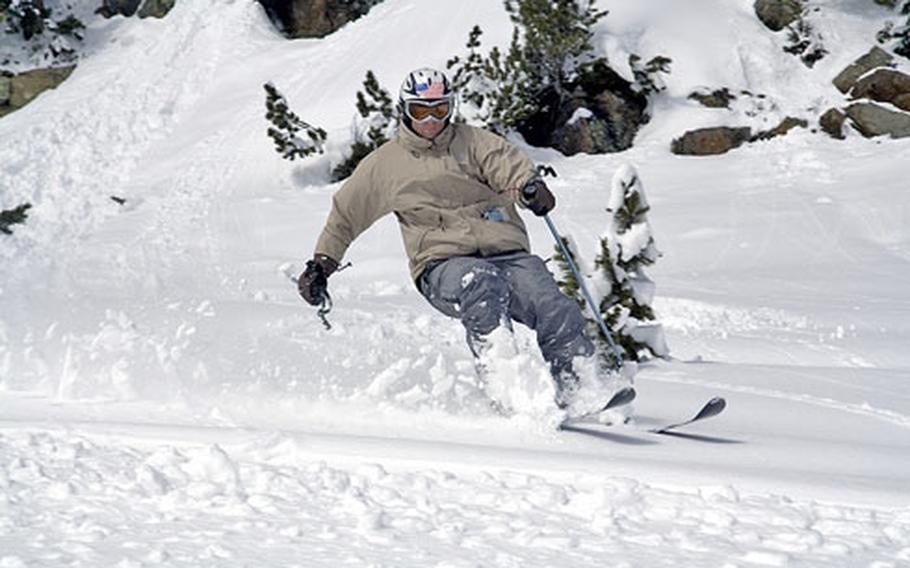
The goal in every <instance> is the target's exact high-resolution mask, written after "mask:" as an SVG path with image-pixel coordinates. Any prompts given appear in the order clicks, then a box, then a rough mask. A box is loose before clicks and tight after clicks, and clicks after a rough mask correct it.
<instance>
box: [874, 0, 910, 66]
mask: <svg viewBox="0 0 910 568" xmlns="http://www.w3.org/2000/svg"><path fill="white" fill-rule="evenodd" d="M879 3H881V2H879ZM886 5H887V6H888V7H889V8H897V7H898V3H897V2H896V1H893V2H889V3H888V4H886ZM899 13H900V14H901V15H902V16H907V19H906V20H905V21H904V22H903V23H895V22H893V21H890V20H889V21H888V22H886V23H885V27H884V29H882V30H881V31H880V32H878V34H877V36H876V37H877V39H878V42H879V43H891V49H892V50H893V51H894V53H896V54H898V55H900V56H902V57H906V58H907V59H910V0H904V2H903V3H902V4H901V5H900V10H899Z"/></svg>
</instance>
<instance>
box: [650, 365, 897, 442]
mask: <svg viewBox="0 0 910 568" xmlns="http://www.w3.org/2000/svg"><path fill="white" fill-rule="evenodd" d="M768 372H769V373H774V372H775V371H774V369H773V368H770V367H769V368H768ZM788 373H790V374H793V373H794V371H792V370H789V371H788ZM806 376H807V377H811V378H815V375H812V374H807V375H806ZM649 380H653V381H656V382H664V383H676V384H684V385H698V386H701V387H710V388H711V389H714V390H717V391H720V392H735V393H745V394H753V395H758V396H762V397H769V398H775V399H780V400H786V401H791V402H799V403H803V404H811V405H813V406H818V407H821V408H830V409H833V410H839V411H842V412H847V413H850V414H855V415H858V416H869V417H872V418H875V419H876V420H881V421H883V422H887V423H890V424H895V425H897V426H901V427H902V428H910V415H907V414H904V413H901V412H895V411H892V410H887V409H884V408H876V407H874V406H872V405H870V404H869V403H868V402H859V403H849V402H846V401H843V400H837V399H833V398H825V397H820V396H812V395H809V394H805V393H796V392H792V391H789V392H788V391H783V390H776V389H769V388H762V387H756V386H750V385H738V384H734V383H729V382H723V381H716V380H706V379H699V378H695V377H686V376H682V375H675V374H670V373H663V374H659V375H649Z"/></svg>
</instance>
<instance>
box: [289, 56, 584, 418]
mask: <svg viewBox="0 0 910 568" xmlns="http://www.w3.org/2000/svg"><path fill="white" fill-rule="evenodd" d="M398 105H399V111H400V116H401V123H400V125H399V129H398V132H397V135H396V136H395V138H394V139H393V140H391V141H389V142H387V143H385V144H383V145H382V146H381V147H379V148H377V149H376V150H375V151H373V152H372V153H371V154H370V155H369V156H367V157H366V158H365V159H364V160H363V161H362V162H361V163H360V164H359V166H358V167H357V169H356V170H355V171H354V173H353V174H352V175H351V177H350V178H349V179H348V180H347V181H346V182H345V183H344V185H343V186H342V187H341V189H339V190H338V192H337V193H336V194H335V196H334V198H333V201H332V210H331V212H330V214H329V217H328V220H327V221H326V224H325V227H324V228H323V230H322V234H321V235H320V236H319V240H318V241H317V243H316V248H315V252H314V256H313V259H312V260H310V261H308V262H307V265H306V270H305V271H304V273H303V274H302V275H301V276H300V278H299V280H298V287H299V291H300V294H301V296H303V298H304V299H305V300H306V301H307V302H308V303H310V304H312V305H315V306H319V305H321V304H322V303H323V302H324V299H325V298H324V296H325V292H326V289H327V278H328V277H329V276H331V275H332V273H333V272H335V271H336V270H337V269H338V266H339V261H340V260H341V259H342V258H343V257H344V254H345V252H346V251H347V249H348V247H349V246H350V244H351V243H352V241H354V239H355V238H357V236H358V235H360V234H361V233H362V232H363V231H365V230H366V229H367V228H368V227H369V226H370V225H372V224H373V223H374V222H375V221H376V220H377V219H379V218H380V217H382V216H384V215H386V214H388V213H394V214H395V216H396V217H397V218H398V223H399V225H400V228H401V235H402V239H403V241H404V246H405V251H406V253H407V255H408V258H409V261H410V271H411V276H412V278H413V279H414V282H415V284H416V285H417V288H418V290H419V291H420V293H421V294H422V295H423V296H424V297H425V298H426V299H427V300H428V301H429V303H430V304H431V305H432V306H433V307H434V308H436V309H437V310H439V311H440V312H442V313H444V314H446V315H447V316H450V317H454V318H457V319H459V320H460V321H461V323H462V324H463V325H464V327H465V330H466V332H467V341H468V346H469V347H470V349H471V352H472V353H473V354H474V356H475V358H476V361H477V362H478V371H479V372H480V374H481V379H483V372H484V369H485V367H486V365H487V361H486V358H485V357H486V354H487V352H488V351H489V349H490V337H491V334H492V333H493V332H494V330H496V329H497V328H499V327H500V326H504V327H505V328H506V329H511V325H512V322H513V321H517V322H519V323H522V324H524V325H526V326H528V327H530V328H531V329H533V330H535V331H536V334H537V341H538V345H539V346H540V350H541V353H542V355H543V357H544V359H545V360H546V361H547V363H548V364H549V366H550V372H551V374H552V376H553V379H554V381H555V386H556V397H555V398H556V403H557V405H558V406H559V407H560V408H562V409H565V410H566V411H567V413H568V414H569V415H570V416H571V415H578V414H583V413H585V412H590V410H585V409H582V408H581V407H580V406H579V404H580V403H579V402H578V398H579V397H578V396H577V393H578V390H579V369H578V366H579V364H586V365H591V364H593V362H594V360H595V359H596V357H594V356H593V355H594V344H593V342H592V341H591V340H590V339H589V338H588V337H587V336H586V335H585V334H584V327H585V318H584V316H583V314H582V312H581V310H580V308H579V306H578V304H577V303H576V302H575V301H574V300H571V299H570V298H568V297H567V296H565V295H564V294H563V293H562V292H561V291H560V290H559V288H558V286H557V284H556V282H555V281H554V279H553V276H552V275H551V274H550V272H549V271H548V270H547V268H546V266H545V265H544V262H543V261H542V260H541V259H540V258H539V257H537V256H535V255H532V254H530V243H529V240H528V235H527V232H526V230H525V226H524V223H523V222H522V220H521V217H519V215H518V211H517V209H516V205H518V206H520V207H524V208H527V209H529V210H531V211H532V212H533V213H534V214H535V215H538V216H543V215H546V214H547V213H548V212H549V211H551V210H552V209H553V208H554V207H555V205H556V200H555V198H554V196H553V194H552V193H551V192H550V190H549V189H548V188H547V185H546V184H545V183H544V182H543V180H541V179H540V178H539V177H538V175H537V173H536V169H535V167H534V164H533V163H532V162H531V160H530V159H528V157H527V156H525V155H524V153H522V152H521V151H520V150H518V149H517V148H516V147H515V146H513V145H512V144H510V143H508V142H507V141H506V140H504V139H503V138H501V137H499V136H497V135H495V134H492V133H490V132H487V131H485V130H483V129H480V128H475V127H472V126H467V125H464V124H456V123H453V122H452V121H451V119H452V115H453V112H454V107H455V93H454V92H453V90H452V87H451V85H450V83H449V80H448V78H447V77H446V76H445V75H444V74H443V73H441V72H440V71H436V70H434V69H429V68H421V69H417V70H415V71H413V72H411V73H408V75H407V77H406V78H405V80H404V82H403V83H402V85H401V89H400V92H399V98H398ZM579 358H580V359H579ZM580 361H581V362H583V363H580ZM594 368H596V365H594Z"/></svg>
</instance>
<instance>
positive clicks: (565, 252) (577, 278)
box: [543, 214, 623, 370]
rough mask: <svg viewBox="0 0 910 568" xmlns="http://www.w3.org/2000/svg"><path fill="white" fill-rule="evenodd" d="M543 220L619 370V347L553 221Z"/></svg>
mask: <svg viewBox="0 0 910 568" xmlns="http://www.w3.org/2000/svg"><path fill="white" fill-rule="evenodd" d="M543 220H544V221H546V222H547V227H549V229H550V233H552V234H553V238H554V239H556V244H558V245H559V248H560V250H561V251H562V255H563V257H565V259H566V263H567V264H568V265H569V269H570V270H571V271H572V274H573V275H574V276H575V281H576V282H578V287H579V288H580V289H581V293H582V294H583V295H584V298H585V301H587V302H588V306H590V307H591V313H593V314H594V318H595V319H596V320H597V325H599V326H600V331H601V332H602V333H603V334H604V337H606V338H607V343H608V344H609V345H610V349H612V351H613V357H614V358H615V360H616V370H619V369H620V368H621V367H622V365H623V360H622V352H621V351H620V350H619V347H617V346H616V342H614V341H613V335H612V334H611V333H610V330H609V328H607V324H606V322H604V319H603V316H601V314H600V309H598V306H597V304H595V303H594V299H593V298H592V297H591V293H590V292H588V287H587V286H585V281H584V278H583V277H582V275H581V271H579V270H578V266H576V265H575V261H574V260H573V259H572V254H571V253H570V252H569V247H567V246H566V243H564V242H563V240H562V237H561V236H560V234H559V231H557V230H556V225H554V224H553V221H552V220H551V219H550V215H549V214H546V215H544V216H543Z"/></svg>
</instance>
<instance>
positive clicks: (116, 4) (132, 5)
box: [98, 0, 142, 18]
mask: <svg viewBox="0 0 910 568" xmlns="http://www.w3.org/2000/svg"><path fill="white" fill-rule="evenodd" d="M140 4H142V0H104V1H103V2H102V3H101V7H100V8H98V13H99V14H101V15H102V16H104V17H105V18H112V17H114V16H118V15H119V16H132V15H133V14H135V13H136V10H138V9H139V5H140Z"/></svg>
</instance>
